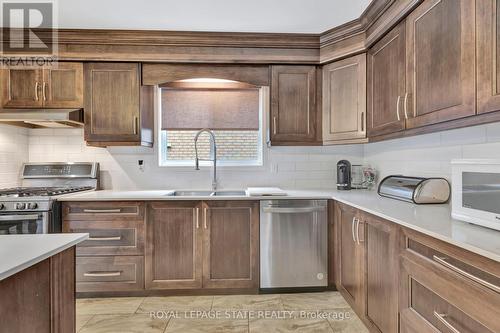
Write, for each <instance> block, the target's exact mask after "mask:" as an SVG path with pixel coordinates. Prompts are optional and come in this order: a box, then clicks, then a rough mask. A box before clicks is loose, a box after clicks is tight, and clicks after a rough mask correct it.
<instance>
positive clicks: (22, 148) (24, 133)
mask: <svg viewBox="0 0 500 333" xmlns="http://www.w3.org/2000/svg"><path fill="white" fill-rule="evenodd" d="M26 161H28V130H27V129H25V128H19V127H14V126H9V125H3V124H0V188H6V187H15V186H19V185H20V184H19V172H20V170H21V166H22V164H23V163H24V162H26Z"/></svg>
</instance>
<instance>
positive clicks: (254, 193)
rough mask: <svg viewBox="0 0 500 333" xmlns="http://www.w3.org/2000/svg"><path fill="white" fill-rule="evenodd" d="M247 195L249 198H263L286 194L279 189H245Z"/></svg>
mask: <svg viewBox="0 0 500 333" xmlns="http://www.w3.org/2000/svg"><path fill="white" fill-rule="evenodd" d="M247 195H248V196H251V197H265V196H284V195H287V194H286V192H285V191H283V190H282V189H280V188H279V187H249V188H247Z"/></svg>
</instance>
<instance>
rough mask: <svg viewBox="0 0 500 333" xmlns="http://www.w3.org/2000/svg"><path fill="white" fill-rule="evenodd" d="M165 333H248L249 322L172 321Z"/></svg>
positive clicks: (244, 320)
mask: <svg viewBox="0 0 500 333" xmlns="http://www.w3.org/2000/svg"><path fill="white" fill-rule="evenodd" d="M165 333H248V320H246V319H243V320H230V319H187V318H186V319H171V320H170V322H169V323H168V326H167V329H166V330H165Z"/></svg>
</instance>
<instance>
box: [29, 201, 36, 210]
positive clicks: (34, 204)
mask: <svg viewBox="0 0 500 333" xmlns="http://www.w3.org/2000/svg"><path fill="white" fill-rule="evenodd" d="M37 208H38V204H37V203H36V202H30V203H29V204H28V209H37Z"/></svg>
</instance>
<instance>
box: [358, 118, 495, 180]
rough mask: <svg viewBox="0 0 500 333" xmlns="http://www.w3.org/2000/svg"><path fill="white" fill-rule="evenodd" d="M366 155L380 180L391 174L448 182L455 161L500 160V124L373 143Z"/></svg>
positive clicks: (365, 159)
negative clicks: (438, 178) (461, 159)
mask: <svg viewBox="0 0 500 333" xmlns="http://www.w3.org/2000/svg"><path fill="white" fill-rule="evenodd" d="M363 155H364V163H367V164H370V165H372V166H373V167H375V168H376V169H377V170H378V171H379V172H380V174H379V179H382V177H385V176H387V175H389V174H404V175H407V176H434V177H445V178H448V179H449V178H450V177H451V165H450V162H451V160H452V159H460V158H496V159H500V123H495V124H488V125H481V126H475V127H469V128H463V129H457V130H451V131H446V132H440V133H432V134H425V135H420V136H415V137H409V138H404V139H395V140H390V141H383V142H377V143H370V144H366V145H365V146H364V153H363Z"/></svg>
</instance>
